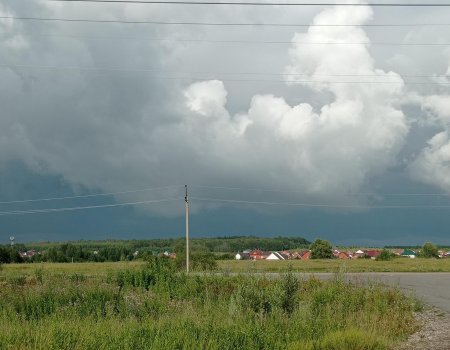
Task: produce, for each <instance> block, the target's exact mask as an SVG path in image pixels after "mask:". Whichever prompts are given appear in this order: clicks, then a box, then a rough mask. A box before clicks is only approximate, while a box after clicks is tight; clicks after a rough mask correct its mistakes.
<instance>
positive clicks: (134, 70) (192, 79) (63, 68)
mask: <svg viewBox="0 0 450 350" xmlns="http://www.w3.org/2000/svg"><path fill="white" fill-rule="evenodd" d="M0 67H4V68H32V69H42V70H44V71H46V70H55V71H61V70H69V71H73V70H76V71H100V72H102V71H106V72H148V73H151V72H152V71H151V70H146V69H122V68H100V67H58V66H38V65H17V64H0ZM153 77H154V78H158V79H164V80H181V81H198V80H211V79H219V80H221V81H224V82H240V83H242V82H249V83H253V82H275V83H276V82H280V83H287V84H289V83H290V84H344V85H345V84H369V85H370V84H375V85H436V86H448V85H450V82H412V81H326V80H282V79H279V80H275V79H231V78H217V77H168V76H160V75H153ZM383 78H389V77H383Z"/></svg>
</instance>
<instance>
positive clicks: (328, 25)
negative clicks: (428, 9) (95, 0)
mask: <svg viewBox="0 0 450 350" xmlns="http://www.w3.org/2000/svg"><path fill="white" fill-rule="evenodd" d="M0 19H13V20H20V21H43V22H82V23H119V24H152V25H187V26H223V27H227V26H232V27H234V26H235V27H337V28H339V27H448V26H450V23H380V24H376V23H374V24H371V23H369V24H359V23H358V24H333V23H330V24H314V23H303V24H302V23H243V22H233V23H229V22H228V23H223V22H222V23H221V22H186V21H175V22H167V21H152V20H148V21H133V20H107V19H106V20H102V19H84V18H81V19H79V18H46V17H16V16H0Z"/></svg>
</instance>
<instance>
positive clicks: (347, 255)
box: [336, 252, 352, 260]
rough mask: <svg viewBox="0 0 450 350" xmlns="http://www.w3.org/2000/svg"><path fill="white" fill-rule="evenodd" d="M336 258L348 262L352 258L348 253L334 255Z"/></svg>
mask: <svg viewBox="0 0 450 350" xmlns="http://www.w3.org/2000/svg"><path fill="white" fill-rule="evenodd" d="M336 258H337V259H340V260H349V259H351V258H352V256H351V255H350V254H349V253H346V252H340V253H339V254H337V255H336Z"/></svg>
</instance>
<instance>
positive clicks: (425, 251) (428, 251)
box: [421, 242, 439, 258]
mask: <svg viewBox="0 0 450 350" xmlns="http://www.w3.org/2000/svg"><path fill="white" fill-rule="evenodd" d="M421 256H422V257H424V258H438V257H439V252H438V248H437V247H436V246H435V245H434V244H433V243H431V242H427V243H425V244H424V245H423V247H422V253H421Z"/></svg>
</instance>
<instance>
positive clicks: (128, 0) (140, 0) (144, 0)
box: [48, 0, 450, 7]
mask: <svg viewBox="0 0 450 350" xmlns="http://www.w3.org/2000/svg"><path fill="white" fill-rule="evenodd" d="M48 1H50V2H84V3H118V4H120V3H125V4H159V5H236V6H347V7H348V6H358V7H366V6H374V7H450V4H448V3H379V2H377V3H375V2H374V3H358V2H355V3H351V2H348V3H333V2H255V1H245V2H242V1H186V0H183V1H175V0H173V1H166V0H48Z"/></svg>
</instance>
